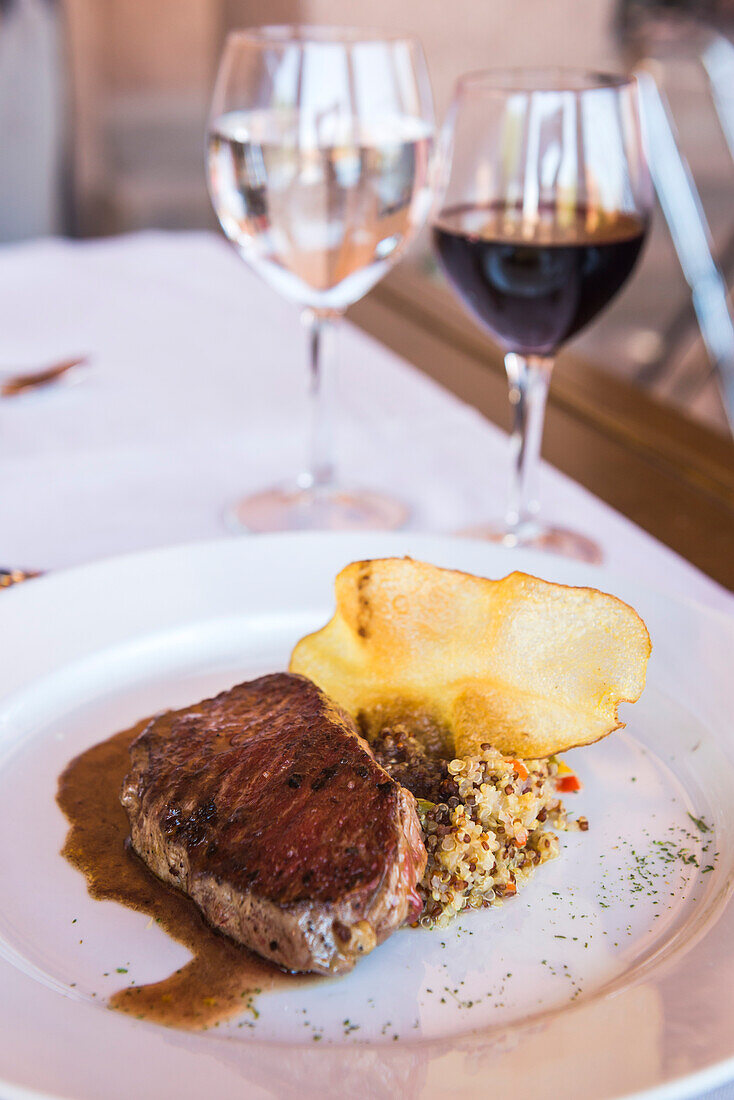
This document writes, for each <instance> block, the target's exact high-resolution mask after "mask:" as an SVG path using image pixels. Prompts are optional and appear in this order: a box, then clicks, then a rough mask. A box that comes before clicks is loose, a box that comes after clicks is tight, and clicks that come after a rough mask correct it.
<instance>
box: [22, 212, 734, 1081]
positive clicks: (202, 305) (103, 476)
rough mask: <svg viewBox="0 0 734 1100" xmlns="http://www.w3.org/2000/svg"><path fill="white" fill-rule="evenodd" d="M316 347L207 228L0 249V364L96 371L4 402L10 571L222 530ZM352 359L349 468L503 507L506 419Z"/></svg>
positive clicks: (277, 469)
mask: <svg viewBox="0 0 734 1100" xmlns="http://www.w3.org/2000/svg"><path fill="white" fill-rule="evenodd" d="M303 340H304V337H303V332H302V330H301V326H300V323H299V320H298V315H297V311H296V310H295V309H294V308H292V307H290V306H288V305H286V304H285V303H284V302H282V301H281V300H280V299H279V298H278V297H277V296H276V295H275V294H274V293H273V292H272V291H271V290H269V289H268V288H266V287H265V286H264V285H262V284H261V283H260V282H259V281H258V280H257V279H256V278H255V277H254V276H253V275H252V274H250V272H249V271H248V270H247V269H246V267H245V265H244V264H243V263H242V262H241V261H240V260H239V259H238V258H237V257H236V256H235V255H234V254H233V253H232V252H231V251H230V250H229V248H228V247H227V246H226V245H225V244H224V243H223V242H222V241H221V240H220V239H218V238H217V237H215V236H212V235H209V234H200V233H196V234H175V235H169V234H161V233H146V234H142V235H136V236H131V237H126V238H122V239H113V240H106V241H101V242H95V243H91V244H89V243H86V244H76V243H69V242H64V241H56V240H53V241H39V242H34V243H31V244H26V245H20V246H12V247H6V248H5V249H3V250H0V343H1V345H2V358H1V360H0V369H2V367H3V366H5V365H7V367H9V368H10V367H12V368H23V367H28V368H29V369H30V368H33V367H36V366H38V365H39V364H42V363H45V362H52V361H55V360H58V359H60V358H63V357H65V356H67V355H70V354H76V353H88V354H89V355H90V357H91V363H92V365H91V369H90V371H89V374H88V376H87V377H86V378H85V380H84V381H83V383H82V384H80V385H78V386H74V387H71V386H70V387H55V388H52V389H51V388H49V389H47V390H45V391H39V392H36V393H34V394H32V395H28V396H25V397H22V398H17V399H13V400H7V401H0V471H1V472H2V476H0V566H3V567H8V566H20V567H26V568H27V567H36V568H43V569H53V568H58V567H60V566H65V565H71V564H75V563H78V562H82V561H86V560H89V559H92V558H96V557H100V556H102V555H110V554H116V553H119V552H122V551H125V550H133V549H139V548H142V547H146V546H155V545H162V544H164V543H172V542H177V541H184V540H190V539H197V538H207V537H211V536H215V535H217V534H221V533H224V526H223V521H222V515H223V510H224V506H225V504H226V503H227V502H229V501H231V500H232V499H234V498H236V497H237V496H238V495H240V494H242V493H244V492H246V491H248V490H252V489H255V488H260V487H263V486H265V485H267V484H269V483H270V482H272V481H276V480H279V479H282V478H286V477H288V476H290V475H292V474H294V473H295V472H296V471H297V469H298V468H299V466H300V459H301V456H302V454H303V453H304V436H305V416H306V370H305V354H304V346H303ZM340 360H341V361H340V370H339V386H338V389H339V399H340V410H341V412H340V416H339V426H340V430H339V450H340V457H341V469H342V473H343V476H344V479H345V480H347V481H351V482H353V483H357V484H365V485H368V486H370V487H373V488H378V489H379V488H383V489H385V490H388V491H390V492H394V493H396V494H399V495H400V496H402V497H403V498H404V499H405V500H406V501H407V502H409V503H410V504H411V505H412V506H413V513H412V518H411V523H410V526H411V527H413V528H417V529H420V528H422V529H426V530H435V531H452V530H455V529H457V528H460V527H462V526H464V525H467V524H469V523H476V522H478V521H480V520H481V519H483V518H489V517H490V516H494V515H497V514H498V513H499V512H501V509H502V504H503V497H504V485H505V476H506V461H507V449H506V438H505V437H504V435H503V434H502V433H501V432H500V431H499V430H498V429H496V428H495V427H493V426H492V425H490V424H488V423H487V422H486V421H485V420H484V419H483V418H482V417H481V416H479V415H478V413H476V412H475V411H474V410H473V409H471V408H469V407H468V406H466V405H463V404H461V403H460V402H459V401H457V400H456V399H455V398H453V397H452V396H450V395H449V394H448V393H446V392H445V391H444V390H442V389H441V388H439V387H438V386H437V385H436V384H435V383H433V382H432V381H430V380H428V379H427V378H425V377H423V376H422V375H421V374H420V373H419V372H418V371H416V370H415V369H413V368H412V367H410V366H408V365H407V364H406V363H405V362H403V361H402V360H400V359H399V358H398V357H397V356H395V355H393V354H391V353H390V352H389V351H387V350H385V349H384V348H383V347H381V346H380V344H378V343H377V342H375V341H374V340H372V339H371V338H369V337H367V336H365V335H364V334H363V333H361V332H360V331H359V330H357V329H355V328H352V327H351V326H349V325H345V326H344V327H343V330H342V333H341V337H340ZM541 490H542V498H543V502H544V507H545V512H546V514H547V515H548V516H553V518H554V519H555V520H557V521H558V522H560V523H563V524H566V525H568V526H571V527H577V528H578V529H579V530H582V531H588V532H589V533H591V534H592V535H593V536H594V537H595V538H596V539H598V540H599V541H600V542H601V544H602V545H603V547H604V549H605V552H606V560H607V563H608V564H609V565H610V566H611V567H612V568H614V569H616V570H619V571H623V572H627V573H630V574H634V575H635V576H637V577H638V578H642V579H643V580H647V581H649V583H650V584H651V585H654V586H656V587H658V588H664V589H668V590H670V591H672V592H675V593H684V594H686V595H687V596H690V597H693V598H695V599H697V600H699V601H701V602H703V603H705V604H708V605H710V606H712V607H716V608H719V609H721V610H724V611H728V612H729V613H734V596H733V595H732V594H731V593H728V592H726V591H725V590H724V589H722V588H721V587H720V586H718V585H717V584H715V583H714V582H713V581H711V580H709V579H708V578H707V577H705V576H703V574H701V573H699V572H698V571H697V570H696V569H694V568H693V567H692V566H690V565H689V564H688V563H687V562H685V561H683V560H682V559H681V558H679V557H678V556H677V555H675V554H674V553H672V552H671V551H670V550H667V549H666V548H665V547H663V546H661V545H660V544H659V543H657V542H656V541H655V540H654V539H652V538H650V537H649V536H648V535H646V534H645V533H644V532H642V531H640V530H639V529H638V528H637V527H635V526H634V525H633V524H631V523H630V522H629V521H627V520H626V519H624V518H623V517H621V516H620V515H618V514H617V513H615V512H614V511H613V510H612V509H610V508H608V507H607V506H606V505H604V504H602V503H601V502H600V501H599V500H597V499H596V498H595V497H593V496H592V495H591V494H589V493H587V492H586V491H585V490H583V489H581V488H580V487H579V486H578V485H576V484H575V483H573V482H572V481H570V480H569V479H568V478H566V477H564V476H562V475H561V474H559V473H558V472H557V471H555V470H553V469H551V468H549V467H544V469H543V471H542V480H541ZM705 537H706V532H705V531H702V532H701V538H705ZM714 1095H716V1096H717V1100H718V1098H719V1097H721V1100H723V1098H724V1096H726V1097H727V1098H730V1100H732V1098H734V1089H729V1090H725V1091H723V1092H719V1093H717V1094H711V1096H712V1098H713V1096H714Z"/></svg>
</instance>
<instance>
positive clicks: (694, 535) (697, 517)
mask: <svg viewBox="0 0 734 1100" xmlns="http://www.w3.org/2000/svg"><path fill="white" fill-rule="evenodd" d="M349 317H350V318H351V320H352V321H354V322H355V323H356V324H358V325H359V326H360V327H361V328H363V329H365V331H367V332H369V333H370V334H371V335H373V336H375V337H377V338H378V339H379V340H381V341H382V342H383V343H384V344H386V345H387V346H388V347H390V348H392V349H393V350H394V351H396V352H397V353H398V354H399V355H402V356H403V357H404V358H405V359H407V360H409V361H410V362H412V363H414V364H415V365H416V366H417V367H419V368H420V369H421V370H423V371H425V372H426V374H428V375H430V376H431V377H432V378H434V379H435V380H436V381H437V382H439V383H441V385H443V386H445V387H446V388H447V389H449V390H451V391H452V392H453V393H455V394H456V395H457V397H460V398H461V399H462V400H464V401H467V402H468V403H469V404H471V405H473V406H474V407H475V408H477V409H478V410H479V411H480V412H482V413H483V414H484V415H485V416H486V417H487V418H488V419H489V420H491V421H493V422H494V423H496V424H499V425H500V426H501V427H503V428H505V429H507V428H508V427H509V405H508V400H507V385H506V381H505V376H504V368H503V365H502V358H501V355H500V352H499V350H498V349H497V347H496V345H495V344H493V342H492V341H491V340H490V339H489V337H487V336H486V335H485V334H484V333H483V332H482V331H481V330H480V329H479V328H478V327H477V326H476V325H475V324H474V322H473V321H472V320H471V319H470V318H469V317H468V316H467V315H466V314H465V313H464V311H463V309H462V308H461V306H459V305H458V303H457V302H456V300H455V299H454V297H453V295H452V294H451V293H450V292H449V291H448V290H446V288H445V287H443V286H441V285H440V284H437V283H434V282H433V281H432V280H429V279H428V278H426V277H424V276H422V275H420V274H418V273H416V272H415V270H414V269H411V268H410V267H409V266H408V265H405V264H404V265H402V266H401V267H399V268H398V269H397V270H396V271H395V272H393V273H392V274H391V275H390V276H389V277H388V278H387V279H386V280H384V282H383V283H381V284H379V285H378V286H377V287H376V288H375V290H373V291H372V293H371V294H369V295H368V296H367V298H365V299H363V300H362V301H361V302H359V303H357V305H355V306H353V307H352V309H351V310H350V311H349ZM543 456H544V457H545V458H546V459H547V460H548V461H549V462H551V463H552V464H553V465H554V466H556V467H557V468H558V469H559V470H562V471H563V472H564V473H565V474H568V475H569V476H570V477H572V478H574V479H575V480H576V481H578V482H579V483H580V484H581V485H584V486H585V487H586V488H587V489H589V490H590V491H591V492H593V493H595V494H596V496H598V497H600V498H601V499H602V500H604V501H606V502H607V503H608V504H610V505H611V506H612V507H613V508H616V509H617V510H618V511H620V512H622V513H623V514H624V515H625V516H627V517H628V518H629V519H631V520H633V521H634V522H635V523H637V524H638V525H639V526H640V527H642V528H644V529H645V530H646V531H649V533H650V534H651V535H654V536H655V538H657V539H659V540H660V541H661V542H664V543H665V544H666V545H668V546H670V547H671V548H672V549H673V550H676V551H677V552H678V553H679V554H681V555H682V556H683V557H685V558H687V559H688V560H689V561H691V562H692V563H693V564H694V565H696V566H698V568H699V569H701V570H703V571H704V572H705V573H708V574H709V576H711V577H713V578H714V579H715V580H717V581H719V583H720V584H723V585H725V586H726V587H727V588H730V589H734V441H732V440H730V439H728V438H726V437H725V436H722V435H719V434H718V433H716V432H713V431H710V430H708V429H707V428H705V427H703V426H701V425H700V424H697V423H695V422H694V421H692V420H689V419H688V418H687V417H685V416H683V415H681V414H680V413H678V412H677V411H676V410H674V409H672V408H670V407H668V406H666V405H663V404H660V403H659V402H657V401H655V400H654V399H653V398H651V397H650V396H649V395H648V394H646V393H645V392H644V391H642V390H640V389H639V387H637V386H635V385H633V384H632V383H630V382H627V381H626V380H624V379H620V378H615V377H614V376H612V375H610V374H608V373H607V372H604V371H601V370H599V369H597V368H595V367H594V366H593V365H591V364H589V363H587V362H582V361H580V360H579V359H577V358H575V357H574V356H573V355H572V354H568V353H566V354H564V355H562V356H561V357H560V358H559V361H558V365H557V367H556V370H555V372H554V378H553V382H552V386H551V395H550V401H549V406H548V413H547V418H546V429H545V435H544V439H543ZM488 518H490V517H489V516H486V517H485V516H477V522H480V521H481V520H482V519H488Z"/></svg>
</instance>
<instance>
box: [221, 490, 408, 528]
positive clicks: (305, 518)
mask: <svg viewBox="0 0 734 1100" xmlns="http://www.w3.org/2000/svg"><path fill="white" fill-rule="evenodd" d="M407 518H408V509H407V507H406V506H405V505H404V504H403V503H402V502H401V501H399V500H394V499H393V498H392V497H388V496H383V495H382V494H381V493H373V492H371V491H370V490H367V489H344V488H319V487H317V488H312V489H300V488H298V487H297V486H293V485H284V486H275V487H273V488H272V489H265V490H263V491H262V492H260V493H254V494H253V495H252V496H249V497H245V498H244V499H243V500H239V501H237V502H236V503H235V504H233V505H232V506H231V507H230V508H228V509H227V512H226V514H225V520H226V523H227V526H228V527H229V528H230V530H233V531H239V532H241V531H250V532H252V533H258V534H259V533H264V532H267V531H375V530H383V531H390V530H394V529H395V528H397V527H402V526H403V524H404V523H405V521H406V519H407Z"/></svg>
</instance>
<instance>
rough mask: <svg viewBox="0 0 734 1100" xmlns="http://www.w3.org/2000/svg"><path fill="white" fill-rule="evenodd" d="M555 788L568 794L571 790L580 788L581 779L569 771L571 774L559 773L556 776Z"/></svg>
mask: <svg viewBox="0 0 734 1100" xmlns="http://www.w3.org/2000/svg"><path fill="white" fill-rule="evenodd" d="M556 790H557V791H560V792H561V794H570V793H572V792H573V791H580V790H581V780H580V779H579V777H578V776H577V775H574V774H573V773H571V775H559V776H558V777H557V778H556Z"/></svg>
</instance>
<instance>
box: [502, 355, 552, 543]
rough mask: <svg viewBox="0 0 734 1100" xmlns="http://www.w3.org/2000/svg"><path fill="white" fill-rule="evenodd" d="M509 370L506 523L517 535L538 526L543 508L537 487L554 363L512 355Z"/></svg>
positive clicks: (507, 363)
mask: <svg viewBox="0 0 734 1100" xmlns="http://www.w3.org/2000/svg"><path fill="white" fill-rule="evenodd" d="M505 369H506V371H507V381H508V383H509V387H510V405H511V406H512V418H513V420H512V435H511V438H510V445H511V468H510V485H509V492H508V499H507V513H506V515H505V521H506V523H507V528H508V530H509V531H510V532H516V531H520V530H521V529H522V528H523V527H527V526H528V525H529V524H532V523H534V521H535V519H536V517H537V515H538V511H539V509H540V505H539V503H538V498H537V488H536V482H537V471H538V458H539V457H540V443H541V440H542V438H543V419H544V417H545V402H546V398H547V396H548V387H549V385H550V378H551V372H552V370H553V360H552V359H548V358H544V357H542V356H538V355H518V354H517V353H516V352H508V354H507V355H506V356H505Z"/></svg>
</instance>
